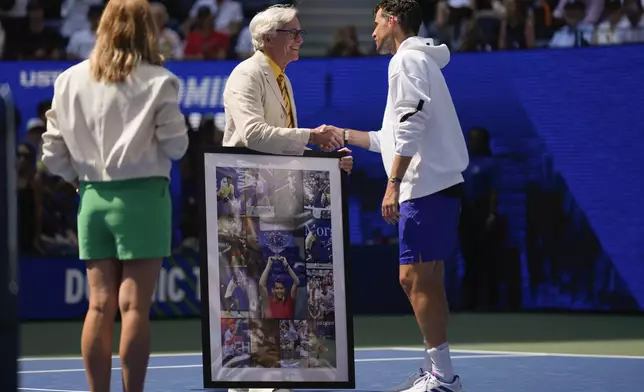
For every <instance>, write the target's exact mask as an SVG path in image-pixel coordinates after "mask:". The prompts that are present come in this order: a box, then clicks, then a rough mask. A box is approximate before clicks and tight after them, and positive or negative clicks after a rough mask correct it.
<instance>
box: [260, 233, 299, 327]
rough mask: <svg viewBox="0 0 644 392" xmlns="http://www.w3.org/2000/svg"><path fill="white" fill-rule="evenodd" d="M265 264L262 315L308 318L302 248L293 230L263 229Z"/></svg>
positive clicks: (261, 281)
mask: <svg viewBox="0 0 644 392" xmlns="http://www.w3.org/2000/svg"><path fill="white" fill-rule="evenodd" d="M260 238H261V240H260V246H261V248H262V252H263V256H264V260H265V264H264V269H263V271H262V273H261V276H260V278H259V293H260V303H261V307H262V317H265V318H273V319H299V320H306V319H308V313H309V312H308V305H307V299H306V298H307V295H306V267H305V263H304V258H303V250H302V248H301V246H298V243H300V244H301V243H302V241H301V240H300V241H298V240H297V239H296V238H295V235H294V233H293V232H291V231H262V232H261V236H260Z"/></svg>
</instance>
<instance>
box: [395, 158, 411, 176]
mask: <svg viewBox="0 0 644 392" xmlns="http://www.w3.org/2000/svg"><path fill="white" fill-rule="evenodd" d="M411 158H412V157H404V156H402V155H396V157H395V158H394V163H393V165H392V167H391V176H392V177H394V178H400V179H402V178H403V177H405V173H407V169H408V168H409V164H410V163H411Z"/></svg>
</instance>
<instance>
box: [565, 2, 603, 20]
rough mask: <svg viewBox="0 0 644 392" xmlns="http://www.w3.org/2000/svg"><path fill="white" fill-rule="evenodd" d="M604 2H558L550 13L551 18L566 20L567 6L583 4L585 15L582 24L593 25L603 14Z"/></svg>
mask: <svg viewBox="0 0 644 392" xmlns="http://www.w3.org/2000/svg"><path fill="white" fill-rule="evenodd" d="M605 1H606V0H559V4H557V8H555V10H554V11H553V12H552V16H554V17H555V18H557V19H563V20H565V21H567V20H568V16H567V14H568V12H567V11H566V10H567V6H568V5H569V4H572V3H577V2H580V3H583V4H584V9H585V14H584V18H583V19H582V22H583V23H584V24H591V25H594V24H595V23H597V22H598V21H599V18H601V16H602V13H603V12H604V3H605Z"/></svg>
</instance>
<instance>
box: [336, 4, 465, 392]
mask: <svg viewBox="0 0 644 392" xmlns="http://www.w3.org/2000/svg"><path fill="white" fill-rule="evenodd" d="M374 14H375V19H374V22H375V29H374V31H373V34H372V36H373V39H374V40H375V41H376V46H377V47H378V50H385V49H386V50H388V51H390V52H391V53H392V54H393V57H392V58H391V60H390V63H389V93H388V97H387V106H386V108H385V114H384V118H383V122H382V129H381V130H380V131H376V132H369V133H367V132H359V131H354V130H346V131H345V132H346V136H345V139H347V140H348V144H352V145H357V146H360V147H363V148H368V149H370V150H371V151H375V152H380V153H381V155H382V161H383V163H384V167H385V170H386V172H387V175H388V176H389V180H388V182H387V188H386V191H385V196H384V198H383V201H382V215H383V217H384V218H385V220H386V221H387V222H389V223H391V224H395V223H397V224H398V228H399V233H400V234H399V236H400V238H399V243H400V257H399V259H400V271H399V274H400V283H401V285H402V287H403V289H404V291H405V293H406V294H407V296H408V298H409V300H410V302H411V305H412V308H413V309H414V313H415V315H416V320H417V321H418V326H419V327H420V330H421V332H422V334H423V336H424V337H425V340H426V345H427V346H428V347H427V362H428V363H427V365H428V367H429V368H428V369H427V371H422V372H421V375H420V377H419V379H418V380H417V381H416V382H415V383H414V385H413V386H412V387H411V388H410V389H409V390H408V391H410V392H412V391H414V392H424V391H439V390H440V391H442V392H460V391H462V386H461V382H460V380H459V377H458V376H457V375H455V374H454V370H453V368H452V362H451V358H450V351H449V344H448V342H447V319H448V314H449V308H448V304H447V298H446V295H445V286H444V282H443V275H444V266H443V261H444V260H445V259H448V258H451V257H452V256H453V255H454V254H455V251H456V246H457V240H458V215H459V210H460V197H461V193H462V189H461V187H462V183H463V176H462V175H461V173H462V172H463V171H464V170H465V169H466V167H467V164H468V155H467V148H466V145H465V139H464V137H463V132H462V130H461V126H460V123H459V121H458V117H457V115H456V110H455V108H454V104H453V102H452V98H451V96H450V93H449V89H448V88H447V84H446V82H445V79H444V77H443V74H442V72H441V68H443V67H445V66H446V65H447V63H448V62H449V59H450V52H449V49H448V48H447V46H445V45H434V43H433V41H432V40H431V39H425V38H420V37H417V36H416V35H417V34H418V29H419V28H420V24H421V19H422V16H421V9H420V6H419V4H418V2H417V1H416V0H382V1H381V2H380V3H379V4H378V6H377V7H376V9H375V11H374ZM430 87H431V88H430Z"/></svg>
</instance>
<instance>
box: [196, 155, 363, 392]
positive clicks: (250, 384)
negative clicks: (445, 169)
mask: <svg viewBox="0 0 644 392" xmlns="http://www.w3.org/2000/svg"><path fill="white" fill-rule="evenodd" d="M345 155H346V154H345V153H343V152H332V153H325V152H319V151H313V150H307V151H305V153H304V154H303V156H292V155H289V156H285V155H274V154H267V153H262V152H258V151H254V150H250V149H247V148H243V147H218V146H205V147H202V149H201V152H200V154H199V156H200V160H199V161H200V162H199V181H198V182H199V185H200V189H199V192H198V197H199V199H200V200H199V216H200V225H199V228H200V233H199V235H200V245H199V246H200V254H201V257H200V264H201V267H200V270H201V273H200V293H201V333H202V356H203V385H204V388H208V389H210V388H212V389H219V388H271V389H273V388H287V389H295V388H298V389H355V361H354V359H355V357H354V338H353V312H352V306H351V298H350V295H349V294H348V293H349V290H348V282H349V280H350V276H351V274H350V266H349V263H348V262H347V260H348V254H349V247H350V238H349V207H348V204H349V203H348V193H347V187H348V175H347V173H346V172H344V171H343V170H340V168H339V159H340V158H341V157H343V156H345ZM212 157H218V158H219V159H222V160H223V159H226V161H227V163H226V164H227V165H228V162H230V164H231V166H230V167H243V166H235V165H233V161H235V157H237V158H240V157H243V159H244V160H246V161H257V160H264V161H266V159H269V160H270V159H273V160H277V161H280V160H281V161H285V160H288V161H290V162H291V163H292V162H299V165H300V167H307V161H309V162H310V161H311V160H312V159H314V160H315V159H317V162H321V161H320V160H319V158H323V159H324V160H329V162H333V161H335V162H337V163H336V164H335V166H334V167H335V168H337V171H335V170H334V169H331V170H334V171H335V173H336V174H335V175H333V176H334V177H335V179H336V182H337V176H338V174H339V189H340V200H341V203H340V204H341V205H340V206H339V207H338V206H336V205H331V207H330V208H329V209H328V210H329V214H330V215H331V217H330V219H329V221H330V223H329V225H334V227H337V226H335V225H338V224H340V225H341V227H342V234H341V243H342V250H341V252H339V255H340V256H341V258H342V260H338V259H337V256H336V257H333V260H332V262H331V264H332V265H331V267H330V268H331V271H332V272H331V274H332V275H331V277H330V279H331V280H332V281H333V286H331V289H330V292H332V293H331V296H333V300H332V301H333V304H334V305H333V316H332V317H333V330H334V334H336V333H337V332H338V331H340V333H341V334H343V337H342V340H344V341H346V347H341V348H338V347H337V346H335V341H334V343H333V344H334V351H335V361H336V362H335V368H334V369H335V370H336V372H337V373H340V374H341V375H342V377H338V378H339V379H331V378H332V377H330V373H331V370H329V369H330V367H329V368H316V369H315V371H316V372H318V373H319V374H323V373H326V375H325V376H320V377H317V376H305V373H306V372H307V371H310V370H311V369H307V370H302V369H296V368H281V367H279V366H278V367H277V368H276V367H270V368H263V367H252V366H249V367H240V368H236V369H239V374H245V375H244V376H235V377H230V378H229V379H226V378H227V377H217V379H215V377H213V376H214V375H213V361H219V357H218V358H213V343H216V342H213V341H212V340H213V339H212V338H211V334H212V333H213V332H212V330H211V329H212V328H213V325H214V324H211V317H212V316H211V305H212V304H215V303H216V304H217V305H215V306H218V307H219V306H221V303H222V302H221V301H222V297H223V296H224V295H222V293H221V290H218V291H217V292H215V293H212V292H211V284H210V283H211V282H210V281H211V279H210V275H211V271H209V259H210V255H211V253H212V251H213V250H212V249H209V246H208V243H209V238H210V239H211V241H212V237H213V236H216V237H215V238H217V240H216V243H217V245H220V243H219V222H218V221H217V222H214V224H216V225H217V232H216V233H212V232H208V226H209V220H213V219H211V216H212V214H211V215H209V211H210V212H212V211H213V208H214V209H215V210H216V209H218V207H217V206H216V205H215V206H213V205H214V204H215V203H217V204H218V203H219V202H218V201H213V200H212V198H209V197H208V193H209V189H212V182H213V181H215V184H214V186H215V190H217V189H219V188H218V185H219V184H218V183H217V179H216V178H212V177H213V176H212V172H211V171H212V169H208V167H207V165H208V162H209V160H211V159H213V158H212ZM237 160H239V159H237ZM220 167H222V168H224V166H223V165H222V166H220ZM258 167H260V168H261V167H262V166H260V165H258ZM209 170H210V172H209ZM288 170H291V169H288ZM292 170H306V169H301V168H300V169H296V168H294V169H292ZM311 170H315V169H311ZM329 173H330V172H329ZM303 175H304V174H303ZM330 176H331V175H330ZM302 178H303V177H302ZM329 181H330V180H329ZM337 185H338V184H336V185H335V186H337ZM302 186H303V187H304V183H303V184H302ZM329 186H330V188H331V189H334V188H335V187H334V185H333V183H332V182H331V181H330V182H329ZM332 192H333V194H334V195H335V198H336V199H337V195H336V194H337V191H335V190H333V191H332ZM333 197H334V196H331V195H329V196H328V198H329V203H330V202H331V201H330V200H331V198H333ZM336 204H337V203H336ZM303 208H304V206H303ZM338 214H341V217H340V219H335V218H336V217H337V216H338ZM246 219H248V218H246ZM334 219H335V220H334ZM212 224H213V222H210V225H211V227H212ZM307 230H308V226H307ZM333 231H335V229H334V230H333ZM309 232H310V230H309ZM331 235H332V234H331ZM329 241H331V240H330V239H329ZM335 242H336V241H332V243H335ZM257 243H258V244H259V240H257ZM211 247H212V246H211ZM333 248H335V247H333ZM217 251H219V249H218V250H217ZM329 252H332V254H333V255H336V252H335V250H333V249H332V250H331V251H329ZM218 254H219V253H218ZM269 258H270V257H269ZM217 260H219V259H217ZM218 264H220V263H219V261H218ZM219 268H221V266H219ZM231 268H232V267H231ZM306 268H308V265H307V264H306V260H305V271H307V272H306V274H307V276H308V273H309V272H308V271H309V270H308V269H306ZM313 268H315V267H313ZM326 268H328V267H326ZM320 271H321V270H320ZM337 271H341V273H342V275H343V279H340V278H339V277H338V279H335V275H339V274H337ZM217 274H218V272H217ZM218 276H219V275H218ZM307 281H308V278H307ZM338 283H340V284H341V291H340V292H341V293H343V295H341V296H336V295H335V293H336V292H337V291H338V290H337V287H336V285H337V284H338ZM216 284H217V285H218V286H220V282H219V281H217V282H216ZM320 284H321V283H320ZM326 284H328V283H326ZM213 285H214V284H213ZM221 287H223V286H221ZM264 287H266V286H264ZM304 289H305V290H309V287H305V288H304ZM325 290H326V291H327V292H329V290H328V289H326V288H325ZM305 292H306V293H307V296H308V291H305ZM318 292H319V290H318ZM214 301H217V302H214ZM249 301H250V300H249ZM300 301H301V300H300ZM306 301H307V302H306V305H307V312H309V311H310V310H309V308H308V307H309V306H310V305H309V303H308V299H307V300H306ZM338 301H343V304H344V313H345V314H344V315H341V314H336V313H335V307H336V305H337V304H338V303H339V302H338ZM340 303H341V304H342V302H340ZM249 306H251V305H249ZM260 307H261V305H260ZM250 310H251V309H250V308H249V312H248V315H249V316H248V317H249V320H248V325H247V326H246V331H247V332H246V334H247V335H249V336H251V335H252V333H251V329H250V324H251V322H253V320H252V319H251V316H250V314H251V312H250ZM223 313H224V312H223V311H222V310H221V308H220V312H219V313H218V314H217V316H219V317H220V319H221V318H222V316H221V315H222V314H223ZM238 313H239V314H240V315H241V314H242V312H238ZM325 314H327V313H325ZM342 316H344V317H342ZM338 320H341V322H340V323H338ZM231 323H234V322H231ZM238 323H239V322H238ZM278 323H287V324H288V325H292V324H290V323H291V322H288V321H282V320H280V321H278ZM308 323H310V324H313V323H319V322H317V321H315V322H311V321H306V322H303V323H302V324H303V325H304V326H303V327H302V328H303V329H305V328H312V327H311V326H310V325H309V324H308ZM222 324H223V320H220V323H219V324H218V326H219V328H220V329H219V330H218V331H219V334H221V333H225V332H227V331H223V328H222V327H221V325H222ZM322 324H324V322H322ZM322 324H320V325H322ZM237 325H241V324H236V325H235V327H233V329H236V328H237ZM279 325H280V327H279V328H282V324H279ZM306 325H309V326H308V327H307V326H306ZM316 325H318V324H316ZM260 328H261V327H260ZM291 328H292V327H291ZM321 328H322V329H324V325H322V327H321ZM342 329H344V332H342ZM231 330H232V329H231ZM280 332H281V331H280V330H278V331H277V333H278V334H279V333H280ZM308 333H309V334H308V335H306V336H309V338H308V339H310V336H311V335H310V333H311V332H310V330H309V332H308ZM219 334H217V335H219ZM316 336H317V335H316ZM334 338H335V339H337V338H338V336H337V335H334ZM221 339H222V338H220V340H219V342H218V344H215V346H214V347H215V348H216V347H219V348H220V349H221V350H223V344H222V343H221ZM249 339H250V340H249V348H248V356H249V357H250V358H252V355H251V352H252V348H251V343H250V342H251V341H252V337H249ZM278 339H279V337H278ZM315 339H317V338H315ZM316 341H317V340H316ZM322 341H324V340H322ZM277 344H279V343H277ZM277 347H281V346H277ZM220 352H221V354H220V355H221V358H224V355H223V351H220ZM280 355H281V354H280ZM294 355H295V354H294ZM342 357H344V359H343V360H342ZM228 358H230V357H228ZM280 358H281V356H280ZM338 359H340V360H338ZM249 361H251V360H249ZM279 361H280V362H279V363H280V364H281V361H282V359H280V360H279ZM307 361H313V360H311V359H307ZM307 363H311V362H307ZM325 363H326V364H329V363H330V362H325ZM340 364H343V365H344V369H340V371H338V369H337V367H338V366H339V365H340ZM251 365H252V364H251ZM249 369H252V370H250V371H249ZM259 369H261V371H265V373H266V374H267V376H266V377H264V376H262V377H259V378H264V379H263V380H260V379H251V378H253V377H252V376H250V375H249V372H255V371H257V373H258V374H259V372H260V370H259ZM275 369H280V370H281V373H280V371H276V370H275ZM223 370H224V365H223V364H222V365H221V368H219V369H218V372H219V373H222V371H223ZM226 371H228V372H229V373H231V374H232V373H233V372H235V371H237V370H230V371H229V370H228V368H226ZM298 372H299V373H298ZM269 373H270V376H269ZM318 373H315V374H316V375H317V374H318ZM306 374H308V373H306ZM311 374H313V371H311ZM241 378H243V379H241ZM255 378H257V377H255ZM268 378H270V380H267V379H268ZM318 378H319V379H318Z"/></svg>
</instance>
